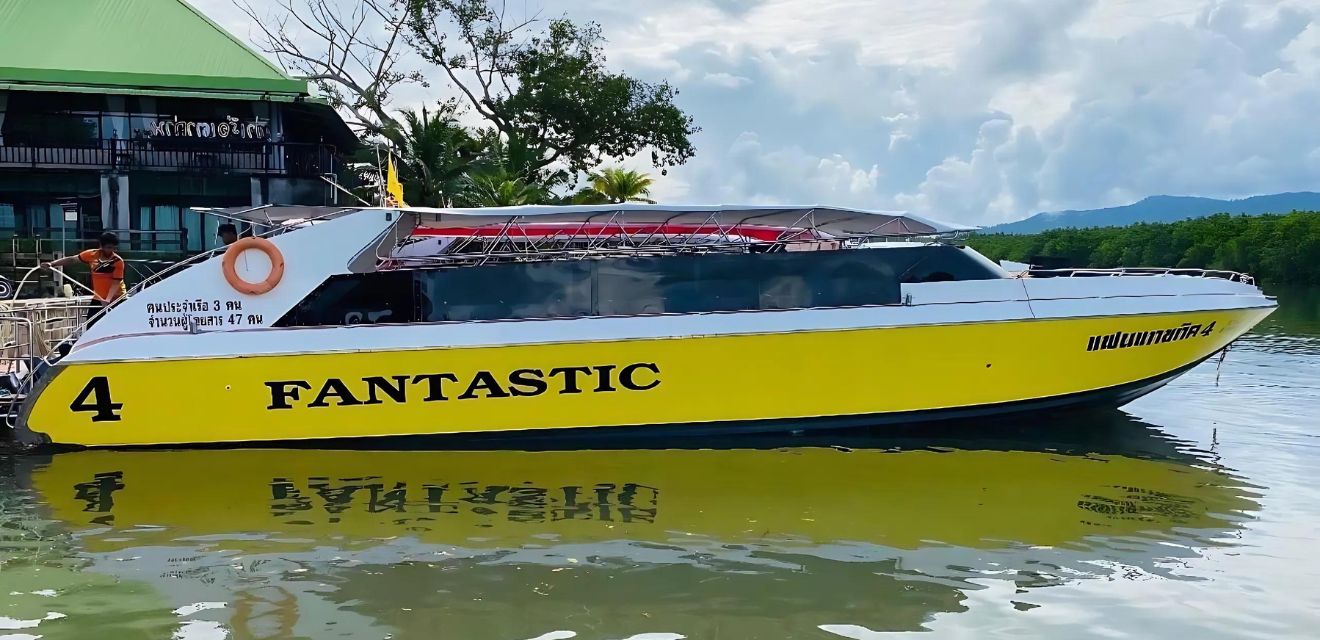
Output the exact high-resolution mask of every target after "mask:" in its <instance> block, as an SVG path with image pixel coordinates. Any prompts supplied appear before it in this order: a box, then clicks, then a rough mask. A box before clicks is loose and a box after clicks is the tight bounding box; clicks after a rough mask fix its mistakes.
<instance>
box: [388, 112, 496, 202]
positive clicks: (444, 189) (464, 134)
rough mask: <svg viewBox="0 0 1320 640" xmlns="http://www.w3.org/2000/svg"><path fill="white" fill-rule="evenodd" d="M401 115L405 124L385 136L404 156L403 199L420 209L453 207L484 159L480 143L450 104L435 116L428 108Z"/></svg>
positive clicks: (402, 175)
mask: <svg viewBox="0 0 1320 640" xmlns="http://www.w3.org/2000/svg"><path fill="white" fill-rule="evenodd" d="M400 114H401V115H402V116H403V118H402V125H401V126H400V127H397V128H396V127H391V128H389V129H387V130H386V132H385V137H386V138H388V139H389V140H390V141H391V142H392V143H394V146H395V148H396V149H397V150H398V152H399V154H400V162H399V180H400V181H402V182H403V199H404V200H406V201H407V202H408V203H409V204H412V205H419V206H428V207H443V206H451V205H453V204H454V201H455V199H456V198H457V197H458V196H459V195H460V194H461V193H462V192H463V190H464V187H465V185H466V177H467V174H468V173H469V172H470V171H472V169H473V168H474V167H475V163H476V162H477V161H478V159H479V157H480V146H479V143H478V141H477V140H475V139H474V138H473V137H472V136H471V134H469V133H468V131H467V129H465V128H463V127H462V126H461V125H460V124H459V123H458V120H457V119H456V118H455V112H454V108H453V106H452V105H449V104H447V103H441V105H440V109H439V111H437V112H436V113H435V114H431V113H429V112H428V111H427V109H426V108H425V107H423V108H422V109H421V111H420V112H418V111H402V112H400Z"/></svg>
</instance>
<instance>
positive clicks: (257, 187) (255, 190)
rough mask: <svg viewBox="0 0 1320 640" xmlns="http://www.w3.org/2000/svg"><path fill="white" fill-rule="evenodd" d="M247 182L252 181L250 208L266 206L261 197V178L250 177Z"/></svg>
mask: <svg viewBox="0 0 1320 640" xmlns="http://www.w3.org/2000/svg"><path fill="white" fill-rule="evenodd" d="M249 180H251V181H252V183H251V184H252V206H254V207H259V206H261V205H263V204H266V199H265V198H263V197H261V178H258V177H256V176H252V177H251V178H249Z"/></svg>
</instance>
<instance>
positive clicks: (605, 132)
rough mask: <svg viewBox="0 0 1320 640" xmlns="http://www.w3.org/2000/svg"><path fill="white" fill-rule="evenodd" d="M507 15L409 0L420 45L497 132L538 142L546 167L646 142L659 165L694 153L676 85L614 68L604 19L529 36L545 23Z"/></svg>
mask: <svg viewBox="0 0 1320 640" xmlns="http://www.w3.org/2000/svg"><path fill="white" fill-rule="evenodd" d="M505 15H506V7H505V6H504V5H503V4H500V5H498V8H497V7H496V6H495V5H493V4H492V3H491V0H408V20H409V24H408V26H409V29H410V32H411V36H412V42H413V45H414V47H415V48H416V50H417V52H418V53H419V54H420V55H421V57H422V58H423V59H424V60H426V61H428V62H430V63H432V64H434V65H436V66H437V67H439V68H440V69H442V70H443V71H444V72H445V74H446V75H447V76H448V78H449V80H450V82H451V83H452V84H453V85H454V87H455V88H457V89H458V90H459V92H460V93H462V95H463V96H464V97H465V98H466V99H467V101H468V103H469V105H470V106H471V107H472V108H473V109H474V110H475V111H476V112H477V114H479V115H480V116H481V117H482V118H484V119H485V120H486V121H487V122H489V123H490V125H491V126H492V127H493V128H494V129H495V130H496V131H498V132H499V133H500V134H501V135H503V136H505V137H508V138H514V137H517V138H520V139H522V140H524V141H526V142H527V143H529V144H531V145H533V148H534V149H535V150H536V151H537V152H538V153H537V157H538V159H537V164H538V165H539V167H545V166H548V165H550V164H552V163H556V162H560V163H562V164H564V165H566V166H567V167H568V169H569V170H570V171H587V170H590V169H591V168H592V167H594V166H595V165H596V164H599V163H600V162H602V161H603V160H604V159H605V158H624V157H627V156H632V155H635V154H638V153H641V152H643V151H644V150H647V149H650V151H651V160H652V162H653V163H654V164H655V165H656V166H659V167H668V166H673V165H677V164H682V163H683V162H685V161H686V160H687V159H688V158H690V157H692V154H693V153H694V151H695V150H694V148H693V146H692V143H691V142H690V140H689V137H690V136H691V135H692V134H694V133H696V132H697V131H698V129H697V127H696V126H695V125H694V124H693V122H692V118H691V117H690V116H688V115H687V114H685V113H684V112H683V111H682V110H681V109H679V108H678V107H677V106H675V104H674V98H675V97H676V96H677V91H675V90H674V88H673V87H671V86H670V85H669V84H668V83H663V82H662V83H659V84H652V83H646V82H642V81H641V80H638V79H636V78H633V77H631V76H627V75H624V74H618V73H612V72H610V71H608V70H607V69H606V68H605V55H604V52H603V50H602V49H601V42H602V41H603V38H602V36H601V32H600V27H599V26H598V25H596V24H595V23H587V24H585V25H578V24H575V23H573V22H572V21H570V20H567V19H563V18H560V19H555V20H551V21H549V22H548V23H547V25H546V27H545V29H544V30H543V31H540V32H538V33H534V34H530V35H528V36H527V37H524V33H525V32H526V31H528V30H530V29H532V28H534V26H535V25H537V24H538V20H537V19H536V18H535V17H532V18H525V19H522V20H518V21H514V22H511V23H510V22H506V19H505ZM455 33H456V35H451V34H455Z"/></svg>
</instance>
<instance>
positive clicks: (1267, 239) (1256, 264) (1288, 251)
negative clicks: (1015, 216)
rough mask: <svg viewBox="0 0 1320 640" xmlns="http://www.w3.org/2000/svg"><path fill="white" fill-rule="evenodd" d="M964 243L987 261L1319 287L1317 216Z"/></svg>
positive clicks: (1234, 218) (1217, 218)
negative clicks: (1218, 272) (1193, 271)
mask: <svg viewBox="0 0 1320 640" xmlns="http://www.w3.org/2000/svg"><path fill="white" fill-rule="evenodd" d="M967 243H968V244H969V245H971V246H972V247H973V248H975V249H976V250H977V251H980V252H981V253H983V254H985V255H986V256H988V257H989V258H991V259H992V260H1005V259H1007V260H1013V261H1016V262H1032V261H1033V260H1034V261H1037V262H1040V261H1041V259H1042V258H1044V259H1053V260H1051V261H1054V260H1057V261H1059V262H1062V263H1064V264H1067V265H1068V266H1073V267H1096V268H1112V267H1191V268H1202V269H1227V270H1230V271H1242V272H1246V273H1249V274H1251V275H1253V276H1255V277H1257V278H1259V279H1261V280H1264V281H1267V282H1276V283H1285V284H1312V285H1314V284H1320V213H1317V212H1314V211H1295V212H1293V213H1288V214H1284V215H1276V214H1265V215H1258V216H1241V215H1229V214H1226V213H1225V214H1215V215H1211V216H1207V217H1203V218H1196V219H1194V220H1182V221H1179V222H1171V223H1154V224H1150V223H1138V224H1134V225H1129V226H1126V227H1100V228H1089V229H1052V230H1049V231H1045V232H1042V233H1036V234H1029V235H1023V234H1005V233H985V232H981V233H977V234H975V235H973V236H972V237H971V238H969V239H968V241H967Z"/></svg>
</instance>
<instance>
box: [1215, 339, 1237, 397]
mask: <svg viewBox="0 0 1320 640" xmlns="http://www.w3.org/2000/svg"><path fill="white" fill-rule="evenodd" d="M1232 346H1233V343H1231V342H1230V343H1228V344H1226V345H1224V348H1223V349H1222V350H1221V351H1220V352H1219V363H1218V364H1216V365H1215V386H1216V387H1218V386H1219V374H1220V372H1221V371H1223V370H1224V360H1225V359H1227V358H1228V349H1229V347H1232Z"/></svg>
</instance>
